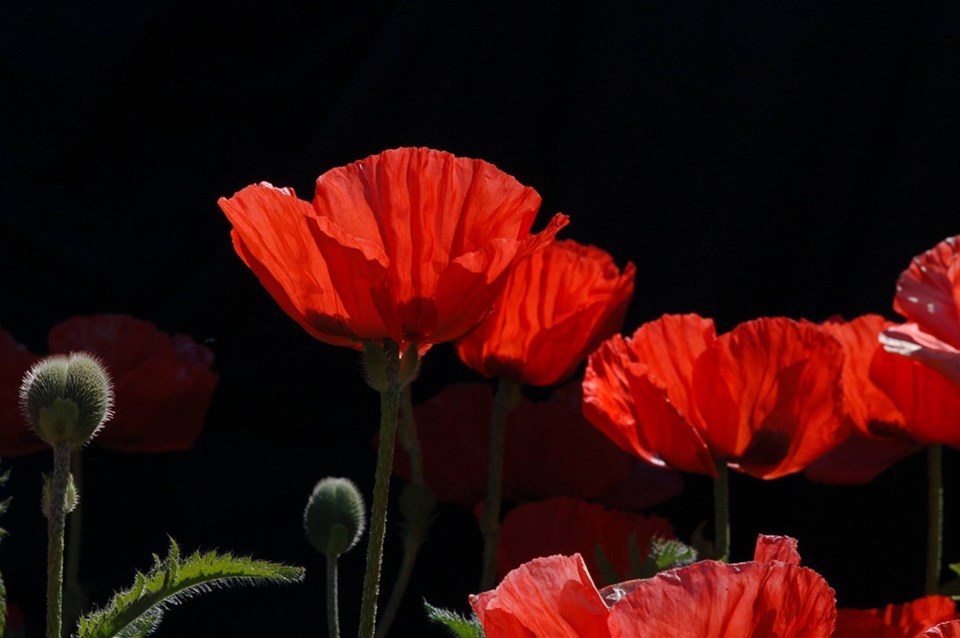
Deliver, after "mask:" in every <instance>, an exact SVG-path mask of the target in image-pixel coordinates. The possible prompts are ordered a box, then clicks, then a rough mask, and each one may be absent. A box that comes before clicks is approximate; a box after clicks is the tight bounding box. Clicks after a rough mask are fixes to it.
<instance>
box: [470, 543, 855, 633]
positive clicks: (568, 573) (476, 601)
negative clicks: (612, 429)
mask: <svg viewBox="0 0 960 638" xmlns="http://www.w3.org/2000/svg"><path fill="white" fill-rule="evenodd" d="M761 538H764V537H761ZM784 543H785V544H787V547H782V544H784ZM758 545H759V543H758ZM470 605H471V606H472V607H473V609H474V611H475V612H476V614H477V617H478V618H479V619H480V623H481V624H482V625H483V628H484V631H485V633H486V635H487V636H488V638H501V637H503V638H506V637H510V638H513V637H516V636H571V637H573V636H592V637H593V636H595V637H600V638H632V637H635V636H643V637H644V638H731V637H738V636H778V637H779V638H828V637H829V636H831V634H832V633H833V629H834V622H835V618H836V600H835V596H834V592H833V590H832V589H831V588H830V586H829V585H827V583H826V581H825V580H824V579H823V577H821V576H820V575H819V574H817V573H816V572H815V571H813V570H811V569H807V568H805V567H800V565H799V556H798V555H797V554H796V552H795V541H793V539H787V538H783V537H779V538H777V537H768V540H766V541H764V542H763V544H762V547H760V546H758V549H757V553H756V556H755V559H754V560H753V561H750V562H746V563H736V564H728V563H721V562H717V561H701V562H698V563H694V564H692V565H688V566H686V567H679V568H676V569H671V570H668V571H665V572H661V573H660V574H657V575H656V576H654V577H653V578H649V579H645V580H639V581H629V582H627V583H623V584H620V585H613V586H611V587H606V588H604V589H603V590H602V591H600V592H598V591H597V590H596V588H595V587H594V584H593V581H592V580H591V578H590V574H589V573H588V572H587V569H586V566H585V565H584V562H583V559H582V558H581V556H580V555H579V554H576V555H574V556H572V557H565V556H550V557H547V558H539V559H535V560H533V561H530V562H529V563H526V564H524V565H522V566H520V567H519V568H517V569H515V570H514V571H512V572H510V573H509V574H507V576H506V577H505V578H504V579H503V581H502V582H501V583H500V585H499V586H498V587H497V589H495V590H493V591H489V592H485V593H483V594H480V595H478V596H471V597H470Z"/></svg>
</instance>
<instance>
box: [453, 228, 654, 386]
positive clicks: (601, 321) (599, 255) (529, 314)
mask: <svg viewBox="0 0 960 638" xmlns="http://www.w3.org/2000/svg"><path fill="white" fill-rule="evenodd" d="M635 271H636V268H635V267H634V265H633V264H632V263H628V264H627V265H626V267H625V268H624V269H623V272H622V273H621V272H620V270H619V269H618V268H617V266H616V265H615V264H614V263H613V258H612V257H611V256H610V255H609V254H608V253H606V252H605V251H603V250H600V249H599V248H595V247H593V246H584V245H581V244H578V243H577V242H575V241H572V240H565V241H555V242H552V243H550V244H548V245H547V246H546V247H544V249H543V250H540V251H538V252H536V253H534V254H532V255H530V256H529V257H527V258H526V259H524V260H522V261H520V262H518V263H517V265H516V267H515V268H514V269H513V271H512V272H511V274H510V276H509V277H508V278H507V283H506V286H505V287H504V290H503V292H502V293H501V295H500V297H498V299H497V302H496V305H495V306H494V310H493V311H492V312H491V313H490V314H489V315H488V316H487V318H486V319H484V321H483V322H482V323H481V324H480V325H479V326H477V328H476V329H475V330H473V331H472V332H470V333H469V334H468V335H467V336H466V337H464V338H463V339H461V340H459V341H458V342H457V354H458V355H459V356H460V359H461V360H462V361H463V362H464V363H465V364H466V365H467V366H468V367H470V368H472V369H473V370H476V371H477V372H479V373H480V374H482V375H484V376H486V377H488V378H506V379H509V380H511V381H516V382H519V383H523V384H527V385H535V386H546V385H553V384H555V383H558V382H560V381H563V380H564V379H567V378H568V377H570V376H571V375H573V373H574V371H575V370H576V368H577V366H578V365H579V364H580V362H581V361H583V360H584V359H586V357H587V355H588V354H590V352H592V351H593V350H594V349H595V348H596V347H597V346H598V345H599V344H600V342H601V341H603V340H604V339H606V338H607V337H609V336H610V335H612V334H614V333H615V332H617V331H618V330H620V328H621V326H622V325H623V319H624V316H625V314H626V311H627V306H628V305H629V303H630V298H631V297H632V295H633V280H634V274H635Z"/></svg>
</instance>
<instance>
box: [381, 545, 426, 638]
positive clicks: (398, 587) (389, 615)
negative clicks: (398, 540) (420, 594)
mask: <svg viewBox="0 0 960 638" xmlns="http://www.w3.org/2000/svg"><path fill="white" fill-rule="evenodd" d="M422 545H423V539H422V538H417V539H410V540H408V541H407V542H406V543H404V552H403V562H402V563H401V564H400V572H399V573H398V574H397V581H396V582H395V583H394V584H393V591H392V592H390V599H389V600H388V601H387V606H386V607H384V609H383V615H382V616H381V617H380V624H379V625H377V632H376V636H377V638H384V637H385V636H386V635H387V632H388V631H389V630H390V625H392V624H393V621H394V620H395V619H396V617H397V612H399V611H400V603H401V601H402V600H403V594H404V592H406V590H407V585H409V584H410V577H411V576H412V575H413V566H414V564H416V562H417V554H419V553H420V547H421V546H422Z"/></svg>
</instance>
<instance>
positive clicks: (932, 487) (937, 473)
mask: <svg viewBox="0 0 960 638" xmlns="http://www.w3.org/2000/svg"><path fill="white" fill-rule="evenodd" d="M942 561H943V446H942V445H939V444H938V445H931V446H929V447H927V569H926V578H925V581H924V591H925V593H926V594H927V595H930V594H936V593H937V590H938V589H939V588H940V565H941V563H942Z"/></svg>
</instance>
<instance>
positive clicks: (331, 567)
mask: <svg viewBox="0 0 960 638" xmlns="http://www.w3.org/2000/svg"><path fill="white" fill-rule="evenodd" d="M337 560H338V557H337V556H335V555H330V554H328V555H327V629H328V631H329V634H330V638H340V604H339V602H338V600H337V598H338V594H337Z"/></svg>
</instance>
